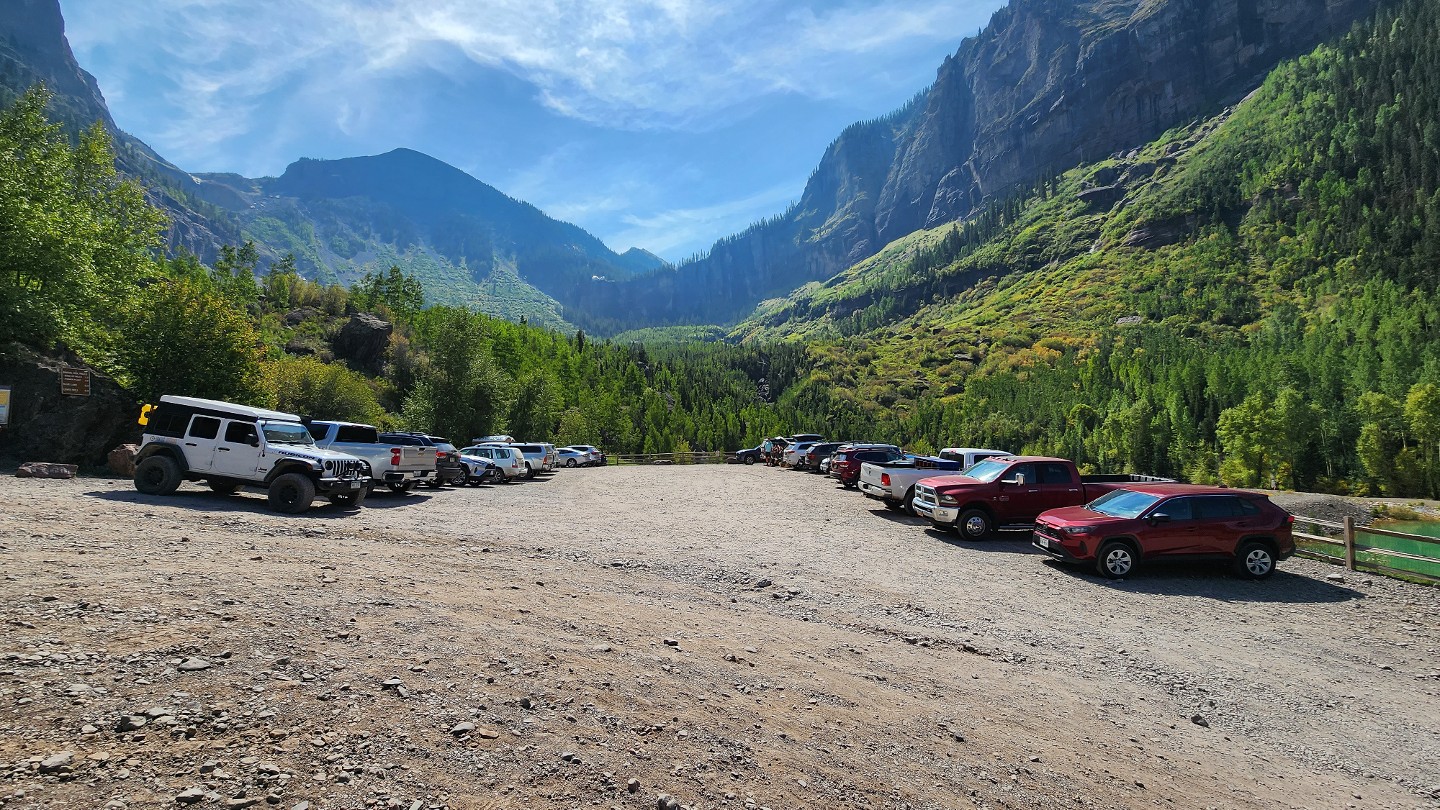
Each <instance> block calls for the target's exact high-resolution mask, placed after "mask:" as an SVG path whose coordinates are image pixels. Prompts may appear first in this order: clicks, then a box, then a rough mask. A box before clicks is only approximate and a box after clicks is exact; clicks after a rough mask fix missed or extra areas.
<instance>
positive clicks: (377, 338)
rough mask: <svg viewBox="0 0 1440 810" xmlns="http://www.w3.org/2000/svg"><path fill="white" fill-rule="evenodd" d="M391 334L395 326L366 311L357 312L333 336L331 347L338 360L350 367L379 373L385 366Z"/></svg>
mask: <svg viewBox="0 0 1440 810" xmlns="http://www.w3.org/2000/svg"><path fill="white" fill-rule="evenodd" d="M394 331H395V327H394V326H393V325H391V323H390V322H389V321H386V320H383V319H381V318H378V317H376V316H374V315H371V314H370V313H368V312H358V313H356V314H354V315H352V316H350V321H349V323H346V324H345V325H344V326H342V327H340V331H339V332H337V333H335V337H334V338H333V339H332V340H331V341H330V347H331V348H332V349H333V350H334V351H335V356H336V357H337V358H339V359H341V360H345V361H347V362H349V363H350V366H351V367H352V368H355V369H358V370H363V371H368V372H370V373H371V374H379V373H380V369H381V368H382V367H383V366H384V364H385V352H386V351H387V350H388V349H389V348H390V334H391V333H392V332H394Z"/></svg>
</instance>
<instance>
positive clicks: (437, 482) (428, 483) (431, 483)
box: [425, 473, 445, 489]
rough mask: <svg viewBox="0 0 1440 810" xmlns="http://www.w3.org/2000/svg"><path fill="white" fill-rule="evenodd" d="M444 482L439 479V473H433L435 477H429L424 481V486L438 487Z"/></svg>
mask: <svg viewBox="0 0 1440 810" xmlns="http://www.w3.org/2000/svg"><path fill="white" fill-rule="evenodd" d="M444 483H445V482H444V481H443V480H441V479H440V473H435V477H434V478H432V479H430V480H429V481H426V482H425V486H427V487H430V488H431V489H439V488H440V487H441V486H442V485H444Z"/></svg>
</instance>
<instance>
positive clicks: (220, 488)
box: [205, 481, 240, 495]
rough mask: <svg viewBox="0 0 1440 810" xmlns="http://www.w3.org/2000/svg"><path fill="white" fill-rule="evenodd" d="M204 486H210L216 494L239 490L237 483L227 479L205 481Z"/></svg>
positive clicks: (228, 493)
mask: <svg viewBox="0 0 1440 810" xmlns="http://www.w3.org/2000/svg"><path fill="white" fill-rule="evenodd" d="M205 486H207V487H210V489H211V490H212V491H213V492H214V493H215V494H216V495H234V494H235V493H236V492H238V491H240V485H239V484H232V483H230V482H229V481H206V482H205Z"/></svg>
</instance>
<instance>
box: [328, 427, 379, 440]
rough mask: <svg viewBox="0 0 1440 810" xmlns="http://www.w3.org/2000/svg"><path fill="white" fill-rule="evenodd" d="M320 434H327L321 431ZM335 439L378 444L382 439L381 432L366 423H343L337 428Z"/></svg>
mask: <svg viewBox="0 0 1440 810" xmlns="http://www.w3.org/2000/svg"><path fill="white" fill-rule="evenodd" d="M320 435H322V436H323V435H325V434H324V433H321V434H320ZM335 441H337V442H355V443H357V444H376V443H378V442H379V441H380V433H379V431H377V430H375V428H373V427H365V426H364V425H341V426H340V427H339V428H337V429H336V430H335Z"/></svg>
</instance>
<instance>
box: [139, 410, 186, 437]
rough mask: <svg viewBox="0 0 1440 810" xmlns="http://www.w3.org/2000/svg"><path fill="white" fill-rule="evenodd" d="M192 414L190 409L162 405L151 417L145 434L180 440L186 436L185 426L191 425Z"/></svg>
mask: <svg viewBox="0 0 1440 810" xmlns="http://www.w3.org/2000/svg"><path fill="white" fill-rule="evenodd" d="M190 414H191V411H189V410H188V409H184V408H181V407H179V406H177V405H170V404H166V403H162V404H161V405H160V407H158V408H156V409H155V413H154V414H153V415H151V417H150V424H149V425H148V426H147V429H146V431H145V432H146V433H153V434H155V435H156V436H171V437H173V438H176V439H178V438H180V437H181V436H184V435H185V426H186V425H189V424H190Z"/></svg>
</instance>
